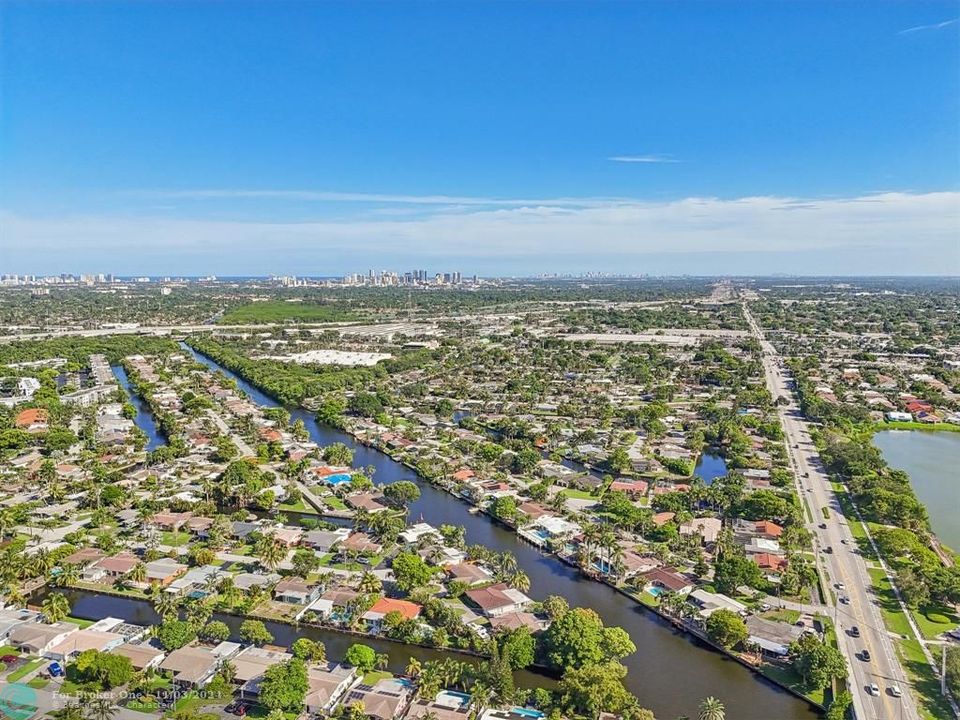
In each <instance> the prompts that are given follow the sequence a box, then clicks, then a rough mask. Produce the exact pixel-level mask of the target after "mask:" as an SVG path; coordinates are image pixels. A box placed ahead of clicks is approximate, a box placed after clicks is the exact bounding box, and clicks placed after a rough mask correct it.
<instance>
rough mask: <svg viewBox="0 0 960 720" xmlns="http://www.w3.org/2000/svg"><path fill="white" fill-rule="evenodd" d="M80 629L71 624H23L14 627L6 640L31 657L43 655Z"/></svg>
mask: <svg viewBox="0 0 960 720" xmlns="http://www.w3.org/2000/svg"><path fill="white" fill-rule="evenodd" d="M79 630H80V627H79V626H78V625H74V624H73V623H67V622H58V623H53V624H50V625H48V624H45V623H23V624H19V625H17V626H16V627H14V628H13V629H12V630H11V631H10V633H9V635H8V638H7V642H9V643H10V644H11V645H13V647H15V648H17V649H18V650H22V651H24V652H28V653H30V654H31V655H43V654H44V653H46V652H47V651H48V650H49V649H50V648H52V647H54V646H55V645H59V644H60V643H62V642H63V641H64V640H66V639H67V638H68V637H69V636H70V635H72V634H73V633H75V632H78V631H79Z"/></svg>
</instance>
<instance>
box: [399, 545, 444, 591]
mask: <svg viewBox="0 0 960 720" xmlns="http://www.w3.org/2000/svg"><path fill="white" fill-rule="evenodd" d="M391 567H392V568H393V576H394V577H395V578H396V583H397V587H398V588H400V589H401V590H403V591H405V592H411V591H412V590H414V589H415V588H422V587H425V586H426V585H429V584H430V580H431V579H432V578H433V576H434V575H435V574H436V572H437V568H434V567H431V566H430V565H428V564H427V563H426V561H425V560H424V559H423V558H421V557H420V556H419V555H416V554H414V553H409V552H401V553H397V556H396V557H395V558H394V559H393V563H392V565H391Z"/></svg>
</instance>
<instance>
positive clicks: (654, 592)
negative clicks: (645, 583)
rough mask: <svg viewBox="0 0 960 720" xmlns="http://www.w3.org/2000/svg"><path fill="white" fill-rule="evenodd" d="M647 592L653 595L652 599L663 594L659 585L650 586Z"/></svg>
mask: <svg viewBox="0 0 960 720" xmlns="http://www.w3.org/2000/svg"><path fill="white" fill-rule="evenodd" d="M647 592H648V593H650V594H651V595H653V596H654V597H660V595H661V594H662V593H663V588H662V587H660V586H659V585H651V586H650V587H648V588H647Z"/></svg>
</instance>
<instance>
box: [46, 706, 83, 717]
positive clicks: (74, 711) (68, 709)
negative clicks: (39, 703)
mask: <svg viewBox="0 0 960 720" xmlns="http://www.w3.org/2000/svg"><path fill="white" fill-rule="evenodd" d="M50 714H51V715H52V716H53V717H55V718H56V719H57V720H83V706H82V705H81V704H80V703H75V702H71V703H67V704H66V705H64V706H63V707H62V708H60V709H59V710H54V711H53V712H51V713H50Z"/></svg>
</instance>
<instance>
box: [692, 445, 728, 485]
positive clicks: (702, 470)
mask: <svg viewBox="0 0 960 720" xmlns="http://www.w3.org/2000/svg"><path fill="white" fill-rule="evenodd" d="M693 474H694V475H697V476H699V477H700V478H701V479H702V480H703V482H704V484H706V485H709V484H710V483H712V482H713V481H714V480H716V479H717V478H718V477H723V476H724V475H726V474H727V461H726V460H724V459H723V456H722V455H717V454H716V453H713V452H711V451H709V450H707V451H705V452H702V453H701V454H700V458H699V459H698V460H697V465H696V467H695V468H694V469H693Z"/></svg>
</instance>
